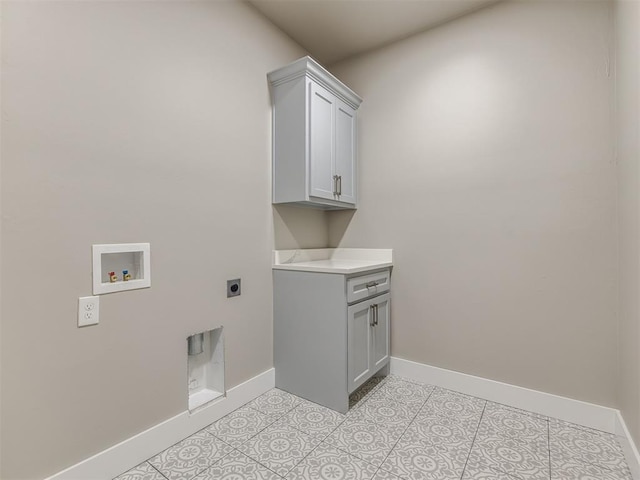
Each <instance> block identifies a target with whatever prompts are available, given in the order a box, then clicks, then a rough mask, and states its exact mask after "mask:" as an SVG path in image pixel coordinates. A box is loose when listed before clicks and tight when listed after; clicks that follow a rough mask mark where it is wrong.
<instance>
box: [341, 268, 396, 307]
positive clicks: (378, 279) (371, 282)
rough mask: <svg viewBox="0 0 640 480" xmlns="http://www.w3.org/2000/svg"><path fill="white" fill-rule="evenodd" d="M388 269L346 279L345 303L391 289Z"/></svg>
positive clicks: (357, 300)
mask: <svg viewBox="0 0 640 480" xmlns="http://www.w3.org/2000/svg"><path fill="white" fill-rule="evenodd" d="M390 273H391V272H390V271H389V270H383V271H382V272H375V273H369V274H367V275H361V276H359V277H351V278H348V279H347V303H353V302H359V301H360V300H364V299H365V298H368V297H372V296H373V295H378V294H380V293H384V292H388V291H389V290H390V289H391V277H390Z"/></svg>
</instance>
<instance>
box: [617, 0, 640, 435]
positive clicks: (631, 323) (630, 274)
mask: <svg viewBox="0 0 640 480" xmlns="http://www.w3.org/2000/svg"><path fill="white" fill-rule="evenodd" d="M615 21H616V42H617V44H616V54H617V57H616V97H617V98H616V107H617V111H616V114H617V115H616V120H617V164H618V186H619V197H618V198H619V199H618V205H619V207H618V216H619V222H620V240H619V268H620V280H619V281H620V350H619V355H620V357H619V358H620V374H619V377H618V391H619V395H620V409H621V410H622V415H623V417H624V419H625V423H626V424H627V427H628V428H629V430H630V431H631V434H632V435H633V437H634V439H635V441H636V444H640V443H639V442H640V364H639V362H640V358H639V357H638V349H640V338H639V336H640V298H639V297H640V196H639V193H638V192H640V118H639V115H640V61H639V59H640V3H639V2H637V1H625V0H623V1H618V2H616V10H615Z"/></svg>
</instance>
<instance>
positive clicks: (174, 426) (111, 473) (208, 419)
mask: <svg viewBox="0 0 640 480" xmlns="http://www.w3.org/2000/svg"><path fill="white" fill-rule="evenodd" d="M274 386H275V369H273V368H271V369H269V370H267V371H265V372H263V373H261V374H259V375H257V376H255V377H253V378H251V379H249V380H247V381H246V382H244V383H241V384H240V385H238V386H236V387H233V388H231V389H229V390H228V391H227V396H226V397H222V398H221V399H220V400H218V401H215V402H213V403H212V404H211V405H210V406H207V407H203V408H202V409H200V410H198V411H196V412H194V413H192V414H190V413H189V412H188V411H185V412H182V413H180V414H178V415H176V416H175V417H172V418H169V419H168V420H165V421H164V422H162V423H159V424H158V425H155V426H153V427H151V428H149V429H148V430H145V431H144V432H142V433H139V434H138V435H135V436H133V437H131V438H129V439H127V440H125V441H123V442H120V443H118V444H117V445H114V446H112V447H110V448H108V449H106V450H104V451H102V452H100V453H98V454H96V455H94V456H92V457H90V458H88V459H86V460H83V461H82V462H80V463H78V464H76V465H73V466H72V467H69V468H67V469H66V470H63V471H62V472H59V473H57V474H55V475H53V476H51V477H49V478H47V479H46V480H109V479H112V478H114V477H116V476H117V475H119V474H121V473H123V472H125V471H126V470H128V469H130V468H132V467H135V466H136V465H138V464H139V463H142V462H144V461H145V460H147V459H148V458H150V457H152V456H153V455H155V454H157V453H159V452H161V451H162V450H164V449H165V448H167V447H168V446H170V445H173V444H175V443H177V442H179V441H180V440H182V439H184V438H186V437H188V436H190V435H193V434H194V433H196V432H197V431H198V430H201V429H203V428H204V427H206V426H207V425H209V424H210V423H213V422H215V421H216V420H218V419H219V418H222V417H224V416H225V415H227V414H228V413H231V412H232V411H234V410H235V409H237V408H239V407H241V406H242V405H244V404H245V403H247V402H250V401H251V400H253V399H254V398H256V397H258V396H259V395H262V394H263V393H264V392H266V391H268V390H270V389H272V388H273V387H274Z"/></svg>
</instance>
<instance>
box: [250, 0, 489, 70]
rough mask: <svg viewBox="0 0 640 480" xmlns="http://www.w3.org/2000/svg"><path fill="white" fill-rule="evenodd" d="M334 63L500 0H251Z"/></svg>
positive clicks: (316, 55) (319, 56)
mask: <svg viewBox="0 0 640 480" xmlns="http://www.w3.org/2000/svg"><path fill="white" fill-rule="evenodd" d="M248 1H249V3H250V4H252V5H253V6H254V7H255V8H256V9H258V10H259V11H260V12H262V14H264V15H265V16H266V17H267V18H268V19H269V20H271V21H272V22H273V23H274V24H275V25H276V26H278V27H279V28H280V29H281V30H283V31H284V32H285V33H286V34H287V35H289V36H290V37H291V38H293V39H294V40H295V41H296V42H297V43H299V44H300V45H302V46H303V47H304V48H305V49H306V50H307V51H308V52H309V53H310V54H311V56H313V57H314V58H316V59H317V60H318V61H320V62H321V63H324V64H325V65H329V64H331V63H334V62H338V61H340V60H343V59H345V58H347V57H351V56H353V55H357V54H359V53H362V52H365V51H367V50H372V49H374V48H378V47H381V46H383V45H386V44H388V43H392V42H394V41H397V40H400V39H402V38H406V37H408V36H410V35H412V34H414V33H418V32H421V31H424V30H427V29H428V28H431V27H434V26H437V25H440V24H442V23H444V22H446V21H448V20H451V19H453V18H456V17H459V16H461V15H464V14H466V13H469V12H472V11H474V10H478V9H479V8H482V7H484V6H486V5H488V4H491V3H495V2H496V1H497V0H248Z"/></svg>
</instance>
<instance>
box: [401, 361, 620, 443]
mask: <svg viewBox="0 0 640 480" xmlns="http://www.w3.org/2000/svg"><path fill="white" fill-rule="evenodd" d="M391 373H393V374H396V375H399V376H401V377H406V378H409V379H414V380H416V381H420V382H424V383H430V384H432V385H437V386H439V387H443V388H448V389H450V390H455V391H458V392H461V393H466V394H467V395H473V396H474V397H480V398H484V399H486V400H491V401H492V402H497V403H503V404H505V405H511V406H513V407H517V408H521V409H523V410H528V411H530V412H534V413H539V414H541V415H546V416H549V417H554V418H559V419H560V420H565V421H567V422H571V423H577V424H580V425H584V426H586V427H591V428H595V429H597V430H602V431H604V432H608V433H615V432H616V418H617V417H616V413H617V412H618V410H615V409H613V408H609V407H603V406H600V405H594V404H593V403H587V402H582V401H580V400H574V399H571V398H566V397H561V396H559V395H553V394H551V393H544V392H540V391H537V390H531V389H529V388H524V387H518V386H516V385H510V384H508V383H502V382H496V381H495V380H488V379H486V378H482V377H475V376H473V375H467V374H466V373H460V372H454V371H453V370H446V369H444V368H438V367H432V366H431V365H425V364H423V363H417V362H412V361H409V360H404V359H402V358H396V357H391Z"/></svg>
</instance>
